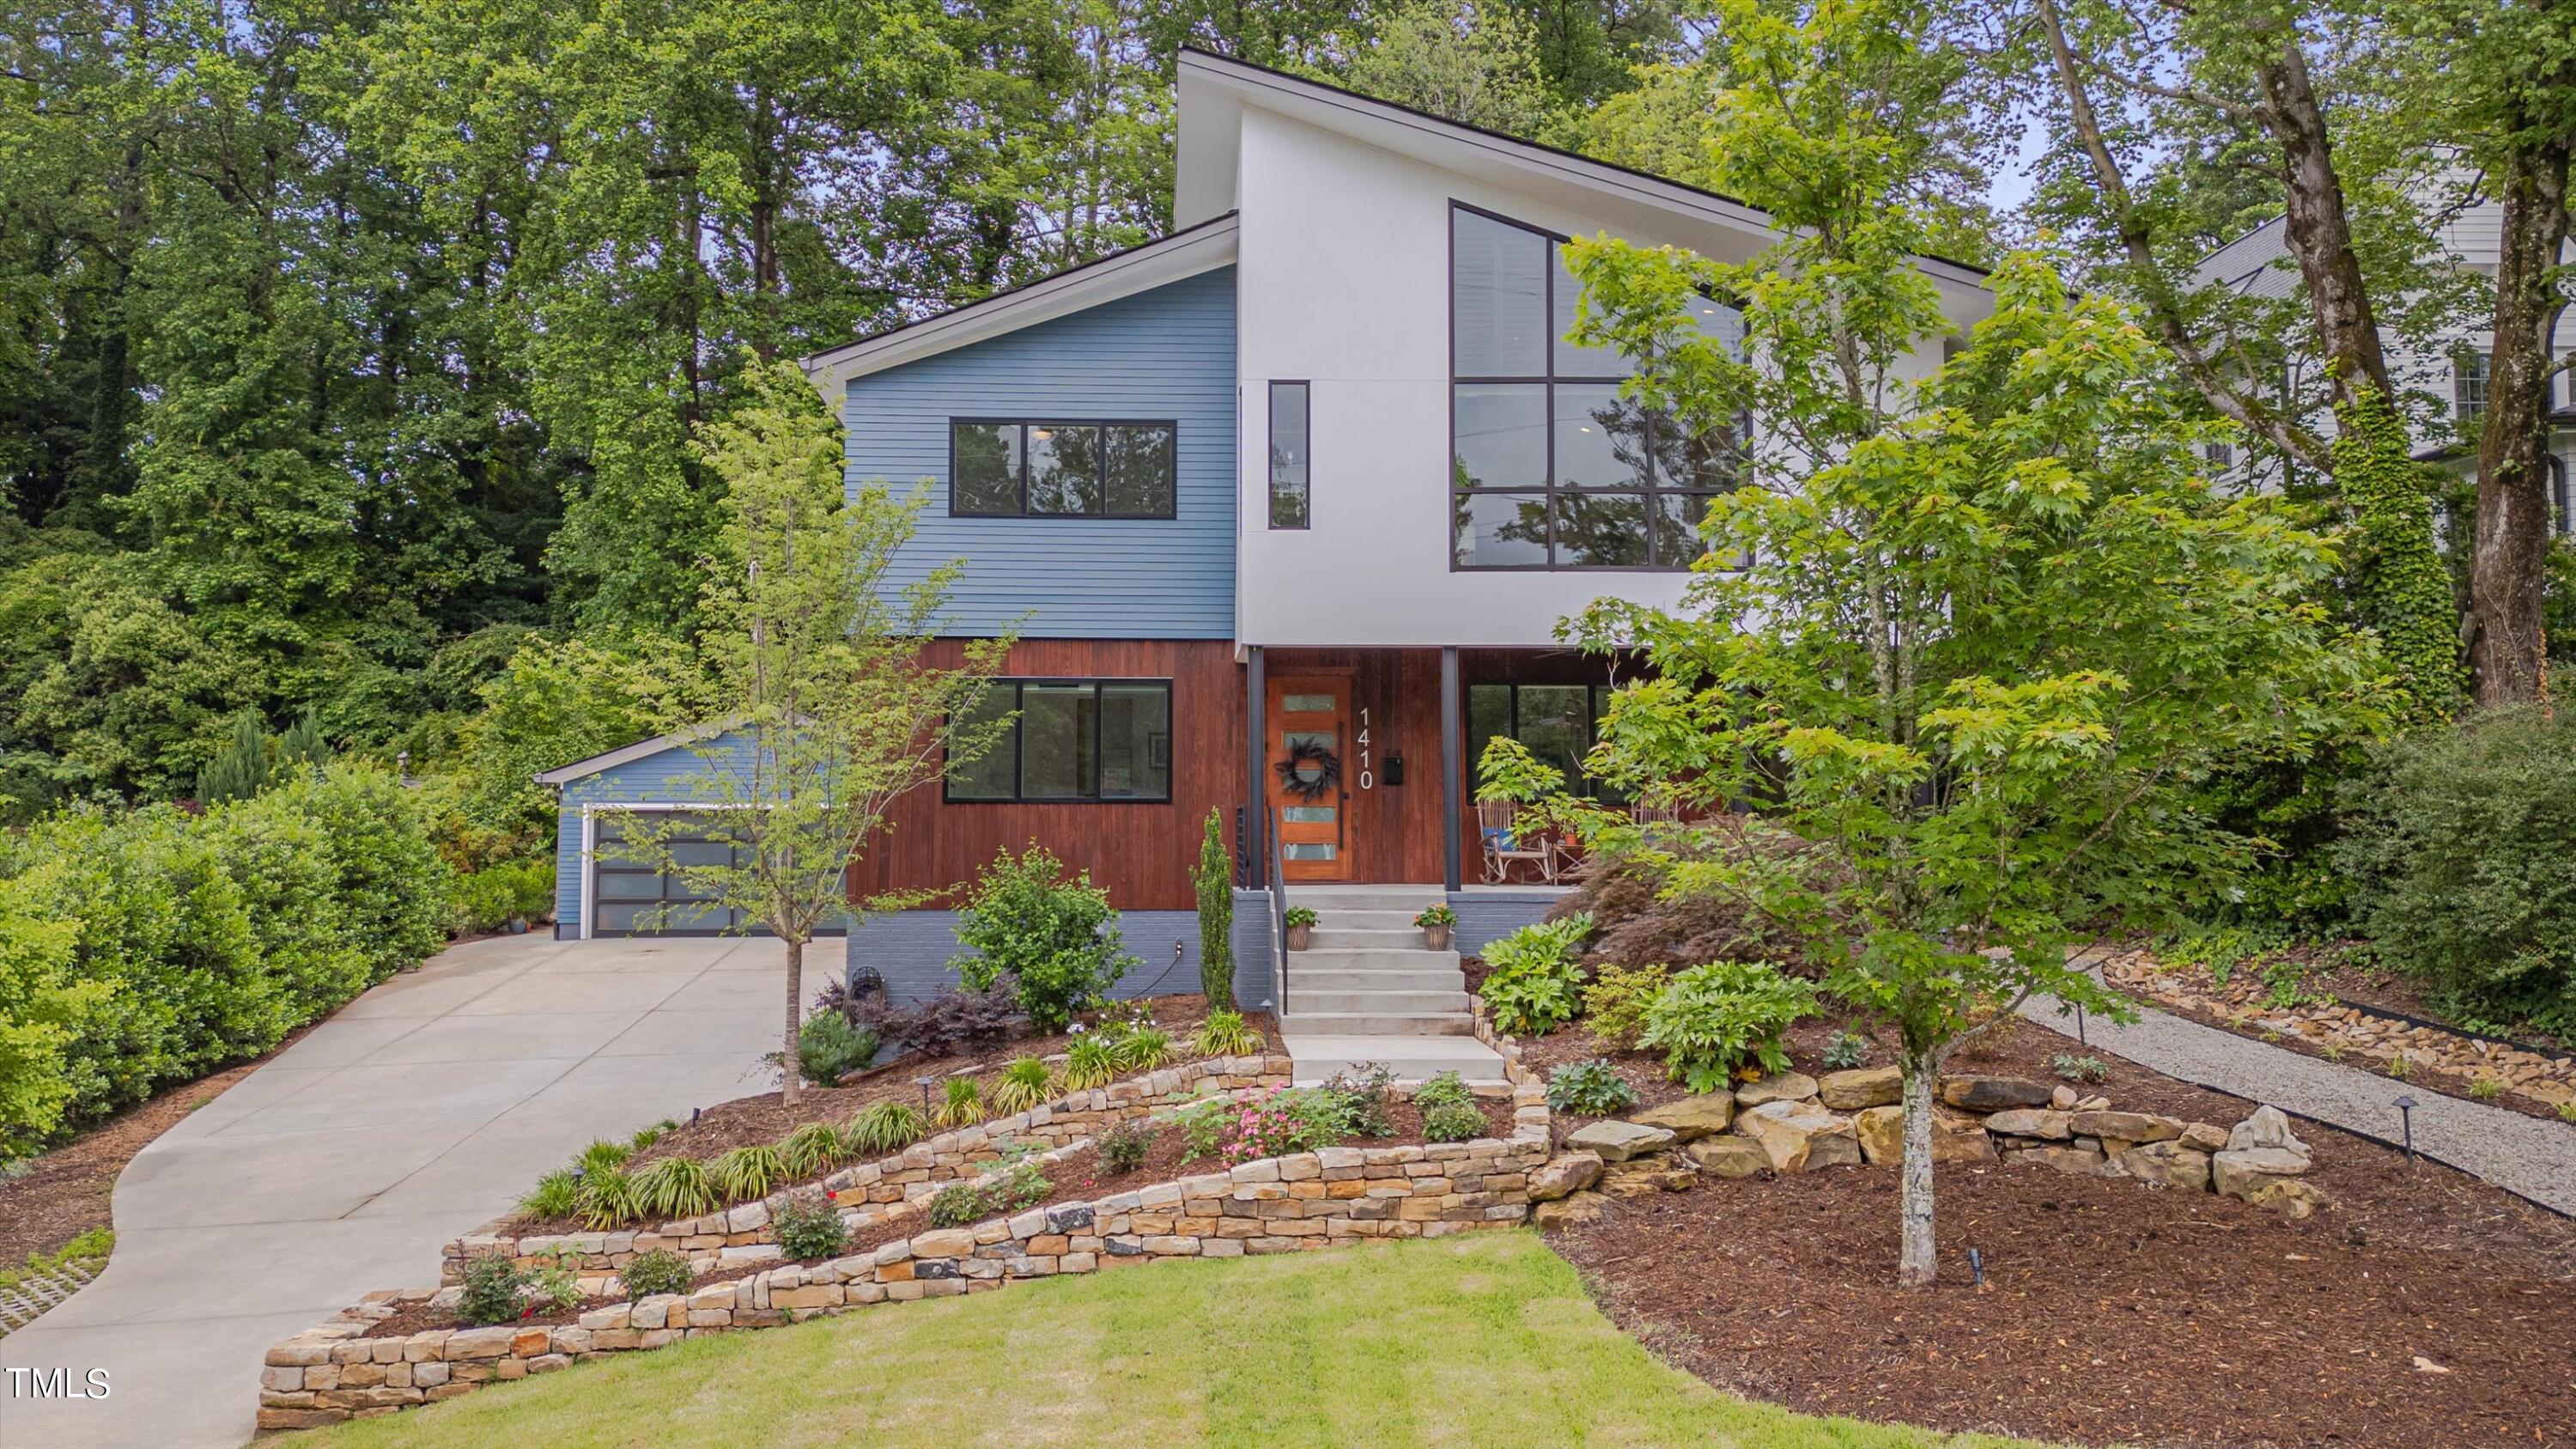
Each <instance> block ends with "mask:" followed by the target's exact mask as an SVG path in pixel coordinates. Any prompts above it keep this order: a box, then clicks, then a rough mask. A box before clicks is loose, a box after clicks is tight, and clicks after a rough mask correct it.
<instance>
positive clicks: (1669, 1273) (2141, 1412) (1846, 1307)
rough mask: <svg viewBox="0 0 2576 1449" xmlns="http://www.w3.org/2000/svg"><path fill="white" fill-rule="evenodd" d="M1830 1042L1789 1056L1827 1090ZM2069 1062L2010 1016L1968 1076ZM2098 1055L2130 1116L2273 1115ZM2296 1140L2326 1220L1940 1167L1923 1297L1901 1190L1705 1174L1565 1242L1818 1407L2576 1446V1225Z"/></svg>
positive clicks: (1661, 1332) (2049, 1177)
mask: <svg viewBox="0 0 2576 1449" xmlns="http://www.w3.org/2000/svg"><path fill="white" fill-rule="evenodd" d="M1807 1025H1808V1026H1814V1025H1815V1024H1814V1023H1809V1024H1807ZM1826 1029H1828V1030H1829V1029H1830V1027H1829V1026H1828V1027H1827V1028H1826ZM1558 1035H1560V1036H1561V1035H1563V1033H1559V1034H1558ZM1809 1035H1811V1033H1809V1032H1808V1031H1806V1030H1805V1029H1804V1028H1802V1030H1801V1032H1799V1033H1797V1034H1796V1036H1797V1037H1798V1038H1800V1039H1801V1040H1800V1041H1799V1042H1798V1043H1797V1045H1796V1047H1795V1049H1794V1051H1793V1056H1794V1057H1795V1058H1796V1060H1797V1064H1798V1066H1799V1067H1800V1068H1801V1069H1802V1070H1807V1071H1816V1070H1819V1068H1818V1065H1817V1062H1816V1057H1815V1054H1814V1050H1813V1049H1812V1048H1811V1047H1809V1046H1808V1045H1806V1044H1805V1041H1804V1040H1803V1039H1804V1038H1805V1037H1807V1036H1809ZM1553 1040H1554V1038H1543V1039H1542V1040H1541V1042H1539V1043H1527V1044H1525V1046H1528V1047H1537V1046H1543V1045H1548V1044H1552V1042H1553ZM2071 1046H2072V1044H2071V1043H2069V1042H2068V1041H2066V1039H2065V1038H2063V1037H2060V1036H2058V1035H2057V1034H2055V1033H2053V1032H2049V1031H2046V1030H2044V1029H2041V1028H2038V1027H2036V1026H2032V1025H2029V1024H2027V1023H2012V1024H2010V1025H2009V1026H2007V1027H2006V1028H2003V1029H2000V1030H1998V1031H1997V1032H1996V1033H1995V1034H1994V1036H1993V1037H1991V1038H1989V1039H1988V1040H1985V1041H1981V1042H1979V1043H1977V1044H1976V1045H1975V1046H1973V1047H1972V1048H1971V1049H1970V1050H1968V1051H1967V1052H1964V1053H1962V1054H1961V1057H1960V1058H1959V1059H1958V1060H1957V1061H1956V1062H1955V1063H1954V1066H1955V1067H1957V1068H1958V1069H1961V1070H1973V1071H1979V1072H1997V1073H2016V1074H2019V1075H2022V1076H2027V1077H2031V1078H2034V1079H2037V1080H2042V1081H2047V1080H2051V1079H2052V1077H2053V1066H2054V1063H2055V1061H2056V1058H2057V1057H2059V1056H2061V1055H2065V1054H2067V1053H2068V1051H2069V1048H2070V1047H2071ZM1585 1054H1588V1053H1585ZM1885 1059H1886V1058H1885V1056H1884V1053H1883V1052H1882V1053H1881V1054H1880V1056H1879V1057H1878V1060H1880V1061H1884V1060H1885ZM2101 1060H2102V1063H2103V1067H2104V1075H2103V1077H2102V1078H2101V1079H2100V1080H2099V1081H2088V1082H2087V1083H2086V1084H2085V1086H2084V1087H2083V1088H2082V1090H2085V1091H2088V1092H2100V1093H2103V1094H2106V1095H2108V1096H2109V1097H2110V1098H2111V1099H2113V1101H2115V1102H2116V1103H2117V1104H2118V1105H2119V1106H2120V1107H2121V1108H2122V1109H2125V1110H2134V1111H2143V1112H2155V1113H2162V1114H2167V1115H2170V1116H2174V1117H2179V1118H2184V1119H2187V1120H2203V1121H2214V1122H2227V1121H2234V1120H2237V1119H2239V1118H2242V1117H2244V1116H2245V1115H2246V1114H2247V1112H2248V1111H2249V1110H2250V1109H2251V1107H2252V1105H2253V1104H2250V1103H2246V1102H2243V1101H2239V1100H2237V1099H2235V1098H2231V1097H2228V1096H2225V1095H2224V1094H2221V1093H2216V1092H2210V1091H2206V1090H2204V1089H2201V1088H2198V1087H2193V1086H2189V1085H2187V1084H2184V1083H2181V1082H2177V1081H2174V1080H2173V1079H2171V1078H2167V1077H2163V1076H2160V1075H2158V1074H2157V1073H2154V1072H2151V1071H2148V1070H2146V1069H2144V1068H2141V1067H2138V1066H2136V1065H2134V1064H2132V1063H2128V1062H2126V1061H2122V1060H2120V1059H2118V1058H2113V1057H2104V1058H2102V1059H2101ZM1631 1075H1632V1076H1634V1075H1636V1074H1634V1073H1632V1074H1631ZM1639 1085H1640V1086H1644V1085H1646V1083H1645V1082H1643V1081H1640V1082H1639ZM2299 1130H2300V1132H2301V1133H2302V1134H2303V1135H2305V1136H2306V1138H2307V1140H2308V1141H2309V1142H2310V1143H2311V1144H2312V1145H2313V1146H2314V1148H2315V1167H2314V1169H2313V1171H2312V1172H2311V1173H2310V1174H2309V1179H2308V1180H2310V1181H2312V1182H2314V1183H2315V1184H2316V1185H2317V1186H2318V1187H2320V1188H2321V1189H2323V1190H2324V1192H2325V1194H2326V1199H2327V1205H2326V1206H2325V1207H2324V1208H2322V1209H2320V1210H2319V1211H2318V1212H2317V1213H2316V1214H2315V1215H2314V1216H2313V1217H2309V1218H2306V1219H2304V1220H2300V1219H2293V1218H2290V1217H2285V1216H2282V1215H2278V1214H2275V1213H2272V1212H2268V1211H2265V1210H2262V1209H2259V1208H2255V1207H2252V1206H2249V1205H2247V1204H2245V1203H2241V1202H2238V1201H2235V1200H2233V1199H2230V1198H2225V1197H2218V1196H2211V1195H2204V1194H2198V1193H2186V1192H2180V1191H2174V1190H2171V1189H2165V1188H2159V1187H2156V1186H2153V1185H2151V1184H2148V1183H2145V1182H2141V1181H2135V1180H2127V1179H2119V1178H2091V1177H2074V1176H2067V1175H2062V1174H2060V1173H2057V1172H2051V1171H2048V1170H2047V1169H2045V1168H2042V1167H2038V1166H2033V1165H2026V1164H2019V1163H2014V1162H2011V1161H2009V1160H2007V1161H2003V1162H1959V1163H1947V1164H1944V1165H1943V1166H1942V1167H1940V1168H1939V1170H1938V1177H1937V1182H1938V1189H1939V1199H1938V1202H1939V1211H1940V1217H1939V1221H1940V1230H1941V1248H1942V1252H1941V1273H1942V1281H1941V1283H1940V1284H1939V1285H1937V1286H1936V1287H1934V1288H1932V1289H1929V1290H1924V1291H1906V1290H1900V1289H1898V1288H1896V1287H1895V1286H1894V1269H1895V1262H1896V1238H1897V1204H1896V1195H1897V1189H1898V1174H1897V1173H1896V1172H1894V1171H1893V1170H1890V1169H1887V1168H1884V1167H1851V1168H1829V1169H1824V1170H1820V1171H1812V1172H1806V1173H1799V1174H1792V1175H1786V1176H1780V1177H1776V1178H1774V1177H1771V1176H1769V1175H1768V1174H1757V1175H1756V1176H1753V1177H1747V1178H1740V1179H1732V1180H1730V1179H1726V1178H1722V1177H1719V1176H1717V1175H1714V1174H1703V1175H1701V1176H1700V1177H1699V1178H1698V1179H1697V1181H1696V1183H1695V1184H1694V1185H1693V1186H1691V1187H1689V1188H1688V1189H1686V1190H1683V1191H1678V1192H1664V1191H1659V1192H1649V1193H1644V1194H1641V1195H1637V1196H1632V1197H1626V1198H1613V1199H1612V1200H1610V1201H1608V1202H1607V1203H1606V1204H1605V1205H1604V1206H1603V1209H1602V1212H1601V1215H1600V1217H1599V1218H1598V1219H1597V1220H1596V1221H1593V1222H1590V1223H1577V1224H1575V1225H1572V1226H1570V1227H1567V1228H1566V1229H1564V1230H1563V1231H1562V1232H1560V1233H1559V1234H1557V1235H1555V1236H1554V1237H1553V1238H1552V1241H1555V1242H1556V1243H1557V1244H1558V1246H1559V1248H1560V1251H1562V1252H1564V1253H1565V1255H1566V1256H1567V1257H1568V1258H1569V1259H1571V1260H1572V1261H1573V1262H1574V1263H1575V1264H1576V1265H1577V1266H1578V1267H1580V1268H1582V1269H1583V1270H1584V1271H1585V1273H1586V1276H1587V1278H1588V1279H1589V1281H1591V1282H1592V1283H1593V1285H1594V1286H1595V1289H1596V1291H1597V1293H1598V1294H1599V1296H1600V1298H1601V1300H1602V1302H1603V1304H1604V1306H1605V1307H1606V1308H1607V1309H1608V1310H1609V1312H1610V1314H1611V1316H1612V1317H1613V1318H1614V1319H1615V1320H1617V1321H1618V1322H1619V1323H1621V1324H1622V1325H1623V1326H1624V1327H1626V1328H1628V1329H1629V1330H1630V1331H1631V1332H1634V1333H1636V1334H1637V1335H1638V1336H1639V1337H1640V1338H1642V1339H1643V1340H1645V1341H1646V1342H1647V1343H1648V1344H1649V1345H1650V1346H1651V1347H1653V1348H1655V1349H1656V1350H1657V1351H1658V1352H1660V1353H1662V1354H1663V1355H1664V1356H1665V1357H1667V1358H1668V1359H1670V1360H1672V1361H1673V1362H1675V1363H1677V1364H1680V1365H1682V1366H1683V1367H1686V1368H1689V1369H1690V1370H1692V1371H1693V1372H1695V1373H1698V1374H1700V1375H1701V1376H1702V1377H1704V1378H1706V1379H1708V1380H1710V1381H1711V1382H1712V1383H1715V1384H1716V1385H1718V1386H1719V1387H1721V1388H1724V1389H1728V1390H1731V1391H1734V1392H1738V1393H1742V1394H1746V1395H1748V1396H1752V1397H1757V1398H1763V1399H1769V1400H1773V1401H1776V1402H1779V1403H1783V1404H1786V1405H1789V1406H1791V1407H1793V1408H1798V1409H1803V1410H1810V1411H1816V1412H1835V1413H1845V1414H1853V1415H1858V1416H1861V1417H1866V1418H1873V1419H1882V1420H1895V1421H1902V1422H1906V1423H1913V1424H1923V1425H1927V1426H1931V1427H1935V1428H1941V1429H1950V1430H1992V1431H2000V1432H2007V1433H2015V1434H2024V1435H2032V1436H2036V1437H2041V1438H2046V1439H2052V1440H2067V1441H2073V1442H2078V1443H2109V1442H2148V1443H2159V1444H2162V1443H2174V1444H2220V1443H2224V1444H2231V1445H2242V1444H2274V1443H2277V1444H2291V1443H2315V1442H2321V1441H2330V1442H2336V1443H2353V1444H2388V1445H2400V1444H2403V1445H2417V1444H2426V1443H2445V1444H2449V1443H2508V1442H2511V1443H2537V1444H2552V1443H2561V1444H2563V1443H2566V1442H2568V1433H2569V1431H2568V1426H2569V1425H2571V1424H2576V1370H2571V1367H2570V1363H2569V1360H2568V1358H2567V1355H2566V1351H2565V1345H2567V1344H2568V1343H2570V1342H2576V1291H2571V1290H2576V1223H2571V1222H2569V1221H2567V1220H2565V1219H2562V1218H2558V1217H2556V1216H2554V1215H2552V1214H2550V1213H2548V1212H2546V1211H2544V1210H2542V1209H2540V1208H2537V1207H2533V1206H2531V1205H2530V1204H2528V1203H2525V1202H2523V1201H2521V1200H2520V1199H2518V1198H2515V1197H2513V1196H2511V1195H2510V1194H2507V1193H2504V1192H2502V1191H2500V1190H2498V1189H2495V1188H2492V1187H2489V1186H2487V1185H2485V1184H2484V1183H2481V1182H2479V1181H2477V1180H2476V1179H2474V1178H2471V1177H2468V1176H2466V1175H2465V1174H2461V1173H2457V1172H2454V1171H2451V1170H2450V1169H2448V1168H2444V1167H2441V1166H2438V1165H2436V1164H2433V1163H2431V1162H2417V1163H2412V1164H2410V1163H2409V1162H2408V1161H2407V1160H2406V1158H2405V1156H2404V1154H2403V1153H2401V1152H2398V1151H2395V1150H2392V1149H2390V1148H2387V1147H2384V1146H2382V1145H2380V1144H2378V1143H2376V1142H2372V1141H2370V1140H2368V1139H2365V1138H2360V1137H2355V1136H2352V1135H2350V1134H2347V1133H2343V1132H2339V1131H2336V1130H2334V1129H2331V1128H2327V1127H2324V1126H2321V1125H2318V1124H2314V1123H2308V1122H2302V1123H2300V1124H2299ZM1971 1248H1974V1249H1976V1250H1977V1251H1978V1253H1979V1255H1980V1257H1981V1260H1982V1263H1983V1269H1984V1275H1985V1280H1986V1285H1987V1286H1986V1288H1985V1289H1984V1290H1980V1289H1979V1288H1978V1287H1977V1286H1976V1284H1975V1282H1974V1278H1975V1272H1974V1270H1972V1268H1971V1267H1970V1265H1969V1261H1968V1252H1969V1250H1970V1249H1971ZM2419 1357H2420V1358H2421V1359H2422V1360H2423V1361H2424V1363H2425V1364H2427V1365H2430V1366H2429V1367H2422V1366H2419V1365H2418V1363H2417V1359H2418V1358H2419ZM2551 1435H2556V1436H2558V1437H2557V1438H2555V1439H2553V1438H2551V1437H2550V1436H2551Z"/></svg>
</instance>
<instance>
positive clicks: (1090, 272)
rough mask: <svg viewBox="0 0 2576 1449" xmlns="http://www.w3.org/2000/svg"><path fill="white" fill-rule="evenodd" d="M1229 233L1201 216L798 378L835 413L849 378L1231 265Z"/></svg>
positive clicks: (915, 326)
mask: <svg viewBox="0 0 2576 1449" xmlns="http://www.w3.org/2000/svg"><path fill="white" fill-rule="evenodd" d="M1235 232H1236V227H1235V219H1234V217H1233V216H1232V215H1230V214H1226V215H1218V216H1212V217H1205V218H1201V219H1200V220H1199V221H1198V223H1197V224H1195V225H1192V226H1185V227H1182V228H1180V229H1178V230H1176V231H1174V232H1172V233H1171V234H1170V235H1169V236H1166V237H1163V238H1161V239H1159V240H1156V241H1150V242H1147V243H1145V244H1144V245H1142V246H1136V247H1130V248H1128V249H1127V250H1125V251H1123V252H1113V253H1111V254H1110V255H1108V256H1105V257H1102V258H1101V259H1100V260H1098V261H1096V262H1086V263H1084V264H1083V265H1081V266H1078V267H1071V268H1068V269H1066V270H1064V271H1061V272H1058V273H1056V274H1055V275H1054V276H1051V277H1047V278H1045V279H1044V280H1042V281H1036V282H1031V283H1029V284H1028V285H1027V286H1025V287H1018V288H1014V289H1013V290H1011V291H1008V292H1000V293H996V294H995V295H993V296H990V297H986V298H984V299H983V300H982V301H979V302H969V303H967V304H966V305H964V306H962V307H955V308H951V309H950V310H948V311H946V312H941V313H939V314H937V315H936V316H931V317H925V318H923V319H922V320H920V321H918V322H907V323H905V324H904V325H903V326H900V327H897V328H894V329H892V330H891V331H887V332H880V333H878V334H877V335H876V336H874V337H869V338H865V339H862V340H860V341H857V342H852V343H848V344H846V345H844V346H840V347H834V348H830V349H828V350H826V351H822V352H817V353H815V354H814V355H812V356H811V357H807V358H805V359H804V361H803V366H804V368H805V375H806V377H808V378H809V379H811V380H812V381H813V383H814V386H815V387H817V388H819V389H821V390H822V393H823V400H824V401H825V402H826V403H828V404H830V405H831V406H832V408H833V409H834V411H836V412H837V411H838V410H839V408H840V405H841V395H842V392H843V390H844V389H845V388H846V387H847V386H848V384H849V382H850V380H851V379H852V378H857V377H865V376H867V375H868V374H869V373H872V372H882V371H884V370H885V369H887V368H889V367H898V366H901V365H902V364H904V363H907V362H915V361H918V360H920V359H921V358H925V357H932V356H936V355H937V354H939V353H942V352H947V351H949V350H951V349H953V348H958V347H964V346H966V345H968V344H970V343H975V342H981V341H983V340H985V339H986V338H989V337H998V336H1000V335H1001V334H1003V333H1005V332H1016V331H1018V330H1020V329H1021V328H1023V327H1029V326H1033V325H1035V324H1037V323H1040V322H1045V321H1048V320H1050V319H1052V318H1056V317H1063V316H1068V315H1070V314H1072V313H1075V312H1080V311H1083V310H1085V309H1086V308H1091V307H1097V306H1099V305H1100V304H1101V303H1103V302H1114V301H1116V300H1118V299H1119V298H1121V297H1132V296H1134V295H1136V294H1137V293H1139V292H1148V291H1151V290H1153V289H1154V288H1156V287H1160V286H1164V285H1167V284H1169V283H1172V282H1177V281H1180V280H1181V279H1183V278H1185V277H1194V276H1197V275H1199V274H1200V273H1202V272H1209V271H1214V270H1215V269H1217V268H1218V267H1224V266H1231V265H1233V263H1234V259H1235Z"/></svg>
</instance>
